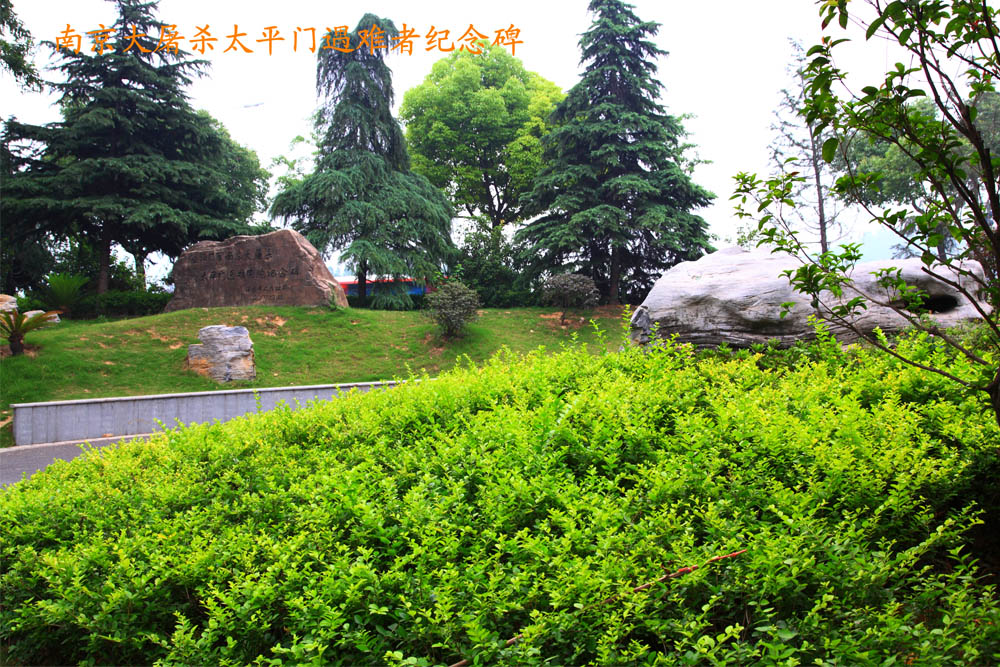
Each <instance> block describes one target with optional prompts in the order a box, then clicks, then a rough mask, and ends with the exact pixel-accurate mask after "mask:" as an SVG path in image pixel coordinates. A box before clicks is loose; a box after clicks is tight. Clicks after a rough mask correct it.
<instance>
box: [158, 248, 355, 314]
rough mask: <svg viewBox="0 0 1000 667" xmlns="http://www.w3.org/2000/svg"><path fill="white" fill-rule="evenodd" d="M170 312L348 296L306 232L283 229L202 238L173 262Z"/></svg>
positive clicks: (341, 302)
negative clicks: (172, 288) (258, 233)
mask: <svg viewBox="0 0 1000 667" xmlns="http://www.w3.org/2000/svg"><path fill="white" fill-rule="evenodd" d="M173 280H174V297H173V298H172V299H171V300H170V303H169V304H167V308H166V310H167V311H172V310H182V309H184V308H199V307H213V306H248V305H257V304H263V305H272V306H325V305H327V304H328V303H330V299H331V297H332V298H333V299H334V300H335V302H336V303H337V305H338V306H341V307H347V296H346V295H345V294H344V290H343V288H342V287H341V286H340V283H338V282H337V281H336V280H335V279H334V277H333V275H332V274H331V273H330V270H329V269H327V268H326V265H325V264H324V263H323V258H322V256H321V255H320V254H319V252H318V251H317V250H316V248H314V247H313V246H312V244H311V243H309V241H307V240H306V239H305V237H304V236H302V235H301V234H299V233H298V232H296V231H293V230H291V229H282V230H279V231H276V232H271V233H270V234H262V235H260V236H234V237H233V238H231V239H226V240H225V241H202V242H201V243H196V244H195V245H193V246H191V247H190V248H188V249H187V250H185V251H184V253H183V254H182V255H181V256H180V258H178V260H177V262H176V263H175V264H174V270H173Z"/></svg>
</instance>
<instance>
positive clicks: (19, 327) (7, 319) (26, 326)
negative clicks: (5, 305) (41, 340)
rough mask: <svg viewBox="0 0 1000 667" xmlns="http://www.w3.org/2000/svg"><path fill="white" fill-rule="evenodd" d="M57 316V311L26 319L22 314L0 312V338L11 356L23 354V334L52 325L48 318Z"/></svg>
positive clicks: (37, 314) (38, 314)
mask: <svg viewBox="0 0 1000 667" xmlns="http://www.w3.org/2000/svg"><path fill="white" fill-rule="evenodd" d="M58 314H59V311H56V310H52V311H48V312H44V313H36V314H34V315H32V316H31V317H27V316H26V315H25V314H24V313H17V312H10V311H5V312H0V336H3V337H4V338H6V339H7V342H8V343H9V344H10V353H11V355H12V356H17V355H19V354H23V353H24V336H25V334H27V333H29V332H31V331H34V330H35V329H41V328H42V327H46V326H48V325H49V324H52V322H51V321H50V318H51V317H52V316H53V315H58Z"/></svg>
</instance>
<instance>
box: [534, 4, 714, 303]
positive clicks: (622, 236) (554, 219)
mask: <svg viewBox="0 0 1000 667" xmlns="http://www.w3.org/2000/svg"><path fill="white" fill-rule="evenodd" d="M589 10H590V12H591V13H593V14H595V15H596V18H595V20H594V22H593V24H592V25H591V26H590V29H589V30H588V31H587V32H586V33H584V35H583V37H582V38H581V40H580V47H581V50H582V54H583V55H582V59H581V63H584V64H586V69H585V71H584V74H583V77H582V78H581V80H580V82H579V83H577V84H576V85H575V86H574V87H573V88H572V89H571V90H570V92H569V94H568V95H567V96H566V99H565V100H563V101H562V102H561V103H560V104H559V105H558V106H557V107H556V110H555V112H554V114H553V120H554V121H555V124H556V125H557V126H558V127H557V129H556V130H554V131H553V132H552V133H551V134H549V135H548V136H547V138H546V139H545V140H544V145H545V154H544V158H543V160H544V163H545V164H546V166H545V167H543V169H542V171H541V173H540V174H539V175H538V177H537V178H536V179H535V182H534V186H533V188H532V191H531V192H530V193H529V194H528V195H527V198H526V200H525V201H526V204H527V210H528V212H529V213H531V214H534V215H539V214H541V217H539V218H538V219H537V220H534V221H532V222H531V223H529V224H528V225H526V226H525V227H524V228H523V229H522V230H521V231H520V232H519V233H518V237H519V239H520V240H523V241H526V242H527V243H529V244H530V246H531V250H532V255H533V256H534V257H536V261H537V267H536V268H538V269H541V270H559V269H560V268H561V267H564V266H566V265H567V264H568V265H571V268H572V269H573V270H576V271H578V272H582V273H585V274H586V275H589V276H591V277H592V278H593V279H594V282H595V283H596V284H597V285H598V287H599V289H600V290H601V292H602V293H603V295H604V297H605V298H606V299H607V300H608V301H609V302H612V303H617V302H618V301H619V300H620V299H622V298H625V297H628V296H629V295H632V296H639V297H641V296H642V295H643V294H644V293H645V291H646V290H648V289H649V287H650V286H651V285H652V283H653V281H654V280H655V279H656V278H657V277H658V276H659V274H660V273H661V272H662V271H663V270H664V269H667V268H669V267H670V266H673V265H674V264H676V263H677V262H680V261H684V260H689V259H696V258H698V257H699V256H701V255H702V253H704V252H705V251H706V250H710V244H709V237H708V233H707V231H706V224H705V221H704V220H703V219H702V218H701V217H700V216H697V215H695V214H694V213H692V212H691V211H692V210H693V209H696V208H699V207H702V206H706V205H707V204H708V203H709V202H710V201H711V199H712V198H713V195H712V194H711V193H709V192H707V191H706V190H704V189H702V188H701V187H699V186H697V185H695V184H694V183H692V182H691V178H690V168H689V167H690V164H689V162H688V161H687V160H685V158H684V156H683V152H684V146H683V145H682V143H681V140H682V138H683V136H684V130H683V128H682V126H681V123H680V121H679V120H678V119H677V118H675V117H673V116H671V115H668V114H667V113H666V112H665V111H664V109H663V107H662V106H661V105H660V104H659V103H658V102H657V98H658V96H659V93H660V90H661V89H662V85H661V84H660V82H659V81H657V80H656V79H655V78H654V74H655V73H656V63H655V60H656V58H657V57H658V56H661V55H666V53H665V52H664V51H662V50H660V49H659V48H657V47H656V45H655V44H654V43H653V42H651V41H649V37H651V36H655V35H656V32H657V30H658V28H659V24H657V23H651V22H644V21H640V20H639V19H638V18H637V17H636V15H635V14H634V13H633V12H632V6H631V5H628V4H626V3H624V2H621V1H620V0H592V2H591V3H590V6H589Z"/></svg>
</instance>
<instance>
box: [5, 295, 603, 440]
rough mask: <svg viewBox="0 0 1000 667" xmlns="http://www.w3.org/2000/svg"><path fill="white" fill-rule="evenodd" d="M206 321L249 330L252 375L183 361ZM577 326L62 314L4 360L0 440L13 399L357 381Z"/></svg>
mask: <svg viewBox="0 0 1000 667" xmlns="http://www.w3.org/2000/svg"><path fill="white" fill-rule="evenodd" d="M582 315H584V316H586V317H587V319H590V318H593V320H594V321H595V322H596V323H597V324H598V326H599V328H600V329H601V330H602V331H603V332H605V333H606V334H607V341H606V342H605V343H604V344H605V345H607V346H617V345H618V344H619V339H620V335H619V331H620V327H621V323H620V317H621V310H620V309H618V308H601V309H598V310H596V311H592V312H585V313H582ZM211 324H228V325H242V326H245V327H246V328H247V329H249V331H250V338H251V339H252V340H253V342H254V352H255V355H256V363H257V380H255V381H253V382H233V383H229V384H227V385H219V384H217V383H215V382H213V381H212V380H209V379H207V378H204V377H201V376H200V375H196V374H195V373H193V372H191V371H189V370H187V369H185V367H184V360H185V358H186V356H187V346H188V345H189V344H192V343H197V342H198V337H197V334H198V330H199V329H200V328H202V327H205V326H208V325H211ZM574 335H576V336H577V337H578V338H579V339H580V340H581V341H585V342H588V343H591V344H598V345H599V342H598V334H597V332H596V331H595V330H594V327H593V326H590V325H581V322H580V317H576V318H575V319H572V320H571V322H570V326H568V327H566V328H563V327H561V326H560V325H559V311H558V310H555V309H552V308H508V309H486V310H482V311H480V317H479V319H478V320H476V321H475V322H474V323H472V324H471V325H469V327H468V330H467V334H466V336H465V337H463V338H460V339H456V340H442V339H441V337H440V336H439V335H438V331H437V327H436V325H435V324H434V322H433V321H432V320H431V319H430V318H428V317H427V316H426V315H425V314H423V313H421V312H416V311H410V312H390V311H375V310H362V309H355V308H351V309H346V310H341V311H332V310H328V309H326V308H302V307H293V306H247V307H240V308H195V309H191V310H183V311H178V312H174V313H166V314H163V315H153V316H150V317H140V318H134V319H127V320H118V321H112V322H102V321H72V320H64V321H63V322H61V323H59V324H58V325H56V326H53V327H50V328H47V329H43V330H40V331H35V332H32V333H30V334H28V336H27V337H26V343H27V349H28V351H27V354H25V355H24V356H21V357H16V358H15V357H5V358H4V359H3V360H2V361H0V386H2V396H0V425H2V427H3V428H2V432H0V445H10V444H13V443H12V441H11V435H10V434H11V427H10V410H9V406H10V404H11V403H27V402H35V401H54V400H68V399H75V398H98V397H104V396H128V395H140V394H163V393H172V392H184V391H210V390H213V389H236V388H242V387H277V386H290V385H303V384H329V383H337V382H360V381H366V380H384V379H392V378H394V377H405V376H407V375H408V374H409V370H412V371H413V372H414V373H418V374H421V373H424V372H426V373H428V374H429V375H431V376H434V375H437V374H438V373H439V372H440V371H442V370H445V369H448V368H451V367H452V366H454V365H455V364H456V363H459V362H460V361H461V360H462V359H464V358H465V357H468V359H469V360H471V361H472V362H474V363H479V362H482V361H483V360H485V359H488V358H489V357H490V356H492V355H493V353H494V352H496V351H497V350H499V349H500V348H501V347H503V346H506V347H508V348H510V349H511V350H514V351H516V352H527V351H528V350H532V349H535V348H537V347H539V346H546V347H551V348H556V347H558V346H559V345H560V344H561V343H564V342H567V341H569V340H570V338H571V337H572V336H574Z"/></svg>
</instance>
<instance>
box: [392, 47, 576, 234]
mask: <svg viewBox="0 0 1000 667" xmlns="http://www.w3.org/2000/svg"><path fill="white" fill-rule="evenodd" d="M562 98H563V94H562V91H560V90H559V88H558V87H557V86H556V85H555V84H554V83H552V82H551V81H548V80H546V79H543V78H542V77H541V76H539V75H538V74H535V73H534V72H529V71H527V70H525V69H524V65H523V64H522V63H521V61H520V60H519V59H518V58H515V57H514V56H512V55H511V54H509V53H507V52H506V51H505V50H504V48H503V47H499V46H490V45H489V44H484V45H483V50H482V53H479V54H473V53H471V52H470V51H464V50H463V51H455V52H453V53H451V54H450V55H448V56H447V57H445V58H442V59H441V60H438V61H437V62H436V63H434V66H433V68H432V69H431V73H430V74H428V75H427V78H425V79H424V81H423V83H421V84H420V85H419V86H417V87H415V88H411V89H410V90H408V91H406V94H405V95H404V96H403V105H402V107H401V108H400V112H399V113H400V118H401V119H402V120H403V122H404V123H405V124H406V143H407V146H408V147H409V149H410V153H411V154H412V156H413V170H414V171H416V172H417V173H420V174H423V175H424V176H426V177H427V179H428V180H429V181H430V182H431V183H433V184H434V185H435V186H437V187H439V188H442V189H444V190H445V191H446V192H448V194H449V196H450V198H451V201H452V204H453V205H454V207H455V208H456V209H457V210H464V211H465V212H466V214H467V215H468V216H469V217H475V216H484V217H486V218H487V219H488V220H489V221H490V226H491V227H493V228H498V227H501V226H503V224H504V223H510V222H515V223H516V222H520V221H521V219H522V218H523V217H524V216H523V208H522V205H521V203H520V202H519V198H520V197H521V195H522V194H523V193H525V192H527V191H528V190H530V189H531V182H532V180H533V179H534V178H535V175H536V174H537V172H538V169H539V167H540V166H541V162H542V144H541V138H542V136H544V135H545V134H546V133H547V132H548V131H549V130H550V129H551V128H550V126H549V125H548V118H549V116H550V114H551V113H552V110H553V108H554V107H555V104H556V103H557V102H559V101H560V100H561V99H562Z"/></svg>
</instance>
